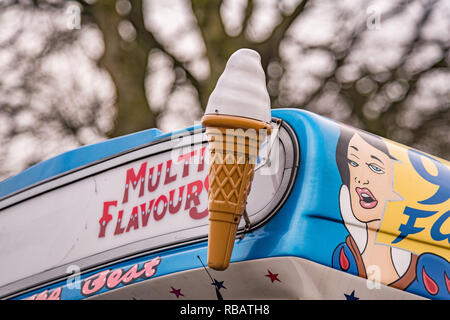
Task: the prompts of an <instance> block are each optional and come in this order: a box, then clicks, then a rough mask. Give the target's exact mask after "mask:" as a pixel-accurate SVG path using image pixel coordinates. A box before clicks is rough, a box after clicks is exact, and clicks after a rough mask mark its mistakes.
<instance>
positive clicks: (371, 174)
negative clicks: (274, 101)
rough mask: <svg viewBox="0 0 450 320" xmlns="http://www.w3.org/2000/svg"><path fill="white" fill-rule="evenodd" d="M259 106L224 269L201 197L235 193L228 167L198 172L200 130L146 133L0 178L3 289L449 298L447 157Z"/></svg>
mask: <svg viewBox="0 0 450 320" xmlns="http://www.w3.org/2000/svg"><path fill="white" fill-rule="evenodd" d="M212 112H213V113H214V112H215V110H213V111H212ZM238 112H239V111H238ZM269 112H270V113H269V116H270V118H269V119H268V122H267V123H268V124H269V125H270V134H269V135H267V137H265V139H264V141H263V142H262V144H261V145H260V147H259V148H258V153H257V157H256V159H255V163H254V165H253V166H252V171H251V172H250V173H251V175H252V179H251V180H250V182H249V188H248V190H247V191H245V192H246V193H245V192H244V193H245V197H244V199H245V201H243V211H244V212H243V214H242V219H239V220H238V222H237V223H235V225H236V230H235V231H236V232H235V234H233V233H231V234H232V241H231V243H230V242H229V241H228V240H226V241H224V244H223V246H224V247H225V249H224V250H228V251H229V257H227V259H228V260H229V261H228V262H227V264H226V265H225V266H224V267H223V268H217V267H214V266H211V265H210V263H209V262H210V261H209V260H210V259H209V256H208V255H209V250H211V248H208V247H209V246H211V243H210V239H211V238H212V237H213V236H215V234H211V233H212V231H211V230H212V227H211V224H212V222H211V221H212V219H211V217H210V216H211V215H210V213H209V211H210V210H211V201H212V200H211V197H212V194H213V193H214V194H217V195H218V196H222V197H225V198H227V199H232V198H233V197H236V198H237V199H242V198H241V196H242V194H241V193H242V188H241V187H239V186H240V185H239V183H238V182H236V181H235V180H230V179H229V177H230V175H231V174H234V173H233V172H234V171H235V170H240V169H239V168H237V167H232V166H231V167H227V168H224V169H221V170H217V171H214V170H212V169H211V161H210V160H211V154H210V148H209V147H208V146H209V143H210V142H211V140H210V136H209V135H208V134H206V129H205V127H204V126H202V125H200V124H198V125H195V126H193V127H189V128H186V129H184V130H180V131H177V132H172V133H169V134H164V133H162V132H161V131H159V130H157V129H149V130H146V131H142V132H138V133H134V134H130V135H127V136H122V137H118V138H115V139H111V140H107V141H105V142H101V143H98V144H94V145H88V146H84V147H81V148H79V149H75V150H72V151H69V152H67V153H64V154H61V155H59V156H57V157H54V158H52V159H49V160H46V161H44V162H41V163H39V164H37V165H35V166H33V167H31V168H29V169H27V170H25V171H23V172H22V173H20V174H18V175H16V176H13V177H11V178H9V179H7V180H4V181H3V182H1V183H0V271H1V272H0V297H1V298H2V299H26V300H59V299H61V300H78V299H102V300H104V299H148V300H159V299H174V300H182V299H187V300H211V299H224V300H227V299H234V300H236V299H243V300H247V299H332V300H335V299H337V300H339V299H342V300H345V299H347V300H357V299H360V300H366V299H399V300H400V299H402V300H405V299H408V300H410V299H450V264H449V259H450V242H449V241H450V219H449V217H450V200H449V195H450V163H449V162H448V161H446V160H443V159H440V158H438V157H435V156H432V155H429V154H426V153H423V152H421V151H419V150H416V149H413V148H410V147H407V146H404V145H401V144H398V143H396V142H393V141H389V140H387V139H384V138H382V137H378V136H375V135H372V134H370V133H367V132H364V131H362V130H359V129H357V128H353V127H349V126H346V125H343V124H340V123H337V122H334V121H332V120H329V119H327V118H324V117H322V116H319V115H316V114H313V113H311V112H307V111H304V110H301V109H274V110H271V111H270V110H269ZM233 168H236V169H233ZM224 170H225V171H226V172H225V171H224ZM211 171H214V172H213V173H214V175H215V176H211ZM231 171H233V172H231ZM230 172H231V173H230ZM250 173H249V174H250ZM212 179H214V181H215V182H214V183H216V184H217V185H218V187H216V189H214V190H218V191H214V192H212V191H211V190H213V183H212ZM227 183H228V185H230V186H231V187H230V186H229V187H228V188H226V187H224V186H225V184H227ZM214 196H216V195H214ZM230 201H231V200H230ZM241 202H242V201H241ZM214 210H216V209H214ZM217 219H219V218H217ZM217 219H216V220H217ZM220 219H222V218H220ZM220 219H219V220H220ZM223 219H224V220H226V219H228V218H223ZM230 221H231V220H230ZM227 223H228V222H227ZM230 223H231V224H232V223H233V222H232V221H231V222H230ZM213 233H214V232H213Z"/></svg>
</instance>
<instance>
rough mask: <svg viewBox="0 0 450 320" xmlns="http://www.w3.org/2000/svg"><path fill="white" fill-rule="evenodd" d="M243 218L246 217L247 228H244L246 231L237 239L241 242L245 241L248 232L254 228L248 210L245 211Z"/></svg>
mask: <svg viewBox="0 0 450 320" xmlns="http://www.w3.org/2000/svg"><path fill="white" fill-rule="evenodd" d="M242 216H243V217H244V220H245V226H244V231H243V232H242V233H241V234H240V235H239V236H238V237H237V238H238V239H239V240H242V239H244V237H245V234H246V233H247V232H248V230H250V227H251V226H252V225H251V221H250V218H249V217H248V213H247V210H246V209H244V212H243V213H242Z"/></svg>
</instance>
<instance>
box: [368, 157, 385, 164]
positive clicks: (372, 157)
mask: <svg viewBox="0 0 450 320" xmlns="http://www.w3.org/2000/svg"><path fill="white" fill-rule="evenodd" d="M370 157H371V158H372V159H375V160H378V161H380V162H381V163H382V164H383V165H384V162H383V161H381V160H380V159H378V158H377V157H375V156H374V155H370Z"/></svg>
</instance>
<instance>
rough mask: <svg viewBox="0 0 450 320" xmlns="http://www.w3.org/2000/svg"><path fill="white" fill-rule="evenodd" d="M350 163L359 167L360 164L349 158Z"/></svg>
mask: <svg viewBox="0 0 450 320" xmlns="http://www.w3.org/2000/svg"><path fill="white" fill-rule="evenodd" d="M348 163H349V164H350V165H351V166H352V167H357V166H359V164H358V162H356V161H353V160H350V159H348Z"/></svg>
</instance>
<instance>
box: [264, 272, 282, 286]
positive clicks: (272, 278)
mask: <svg viewBox="0 0 450 320" xmlns="http://www.w3.org/2000/svg"><path fill="white" fill-rule="evenodd" d="M267 272H268V273H269V274H266V275H265V276H266V277H269V278H270V281H272V283H273V282H274V281H278V282H281V281H280V279H278V273H272V272H270V270H267Z"/></svg>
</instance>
